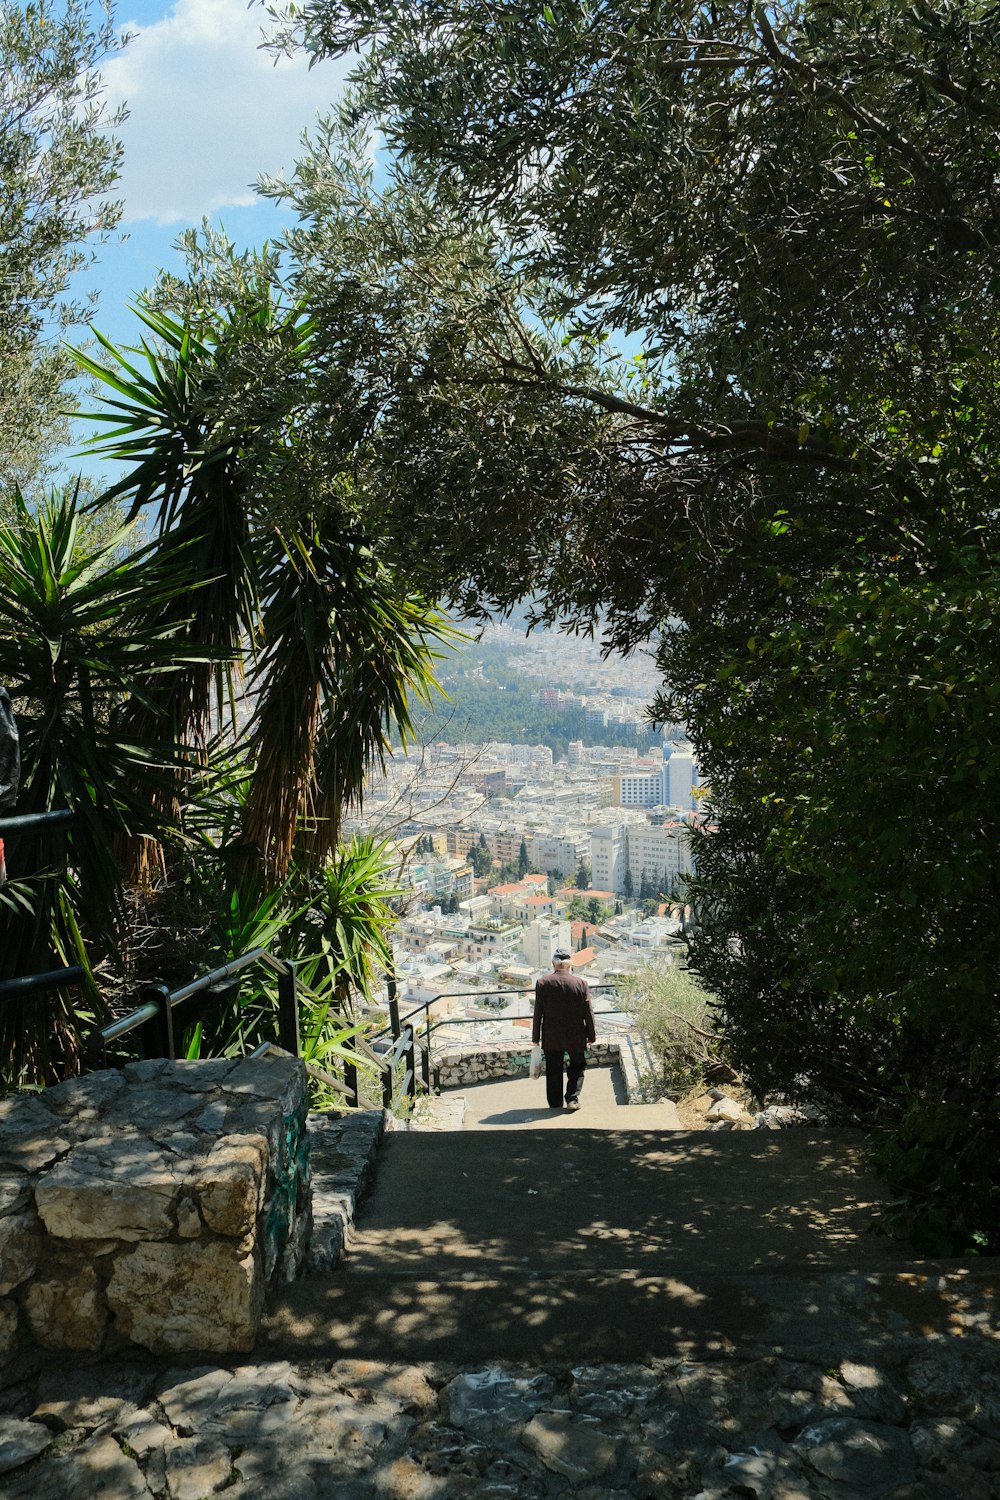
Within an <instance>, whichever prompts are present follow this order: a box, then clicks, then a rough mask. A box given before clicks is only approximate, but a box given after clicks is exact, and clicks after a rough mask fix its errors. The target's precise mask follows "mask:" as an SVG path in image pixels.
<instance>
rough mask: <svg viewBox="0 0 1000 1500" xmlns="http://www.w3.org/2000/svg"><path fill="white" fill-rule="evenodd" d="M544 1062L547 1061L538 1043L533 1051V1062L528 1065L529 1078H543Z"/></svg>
mask: <svg viewBox="0 0 1000 1500" xmlns="http://www.w3.org/2000/svg"><path fill="white" fill-rule="evenodd" d="M544 1061H545V1059H544V1056H543V1054H542V1049H541V1047H539V1045H538V1043H537V1042H536V1043H535V1045H534V1046H533V1047H532V1049H531V1062H530V1063H529V1064H528V1077H529V1078H541V1076H542V1067H543V1065H544Z"/></svg>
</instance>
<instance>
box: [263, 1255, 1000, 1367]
mask: <svg viewBox="0 0 1000 1500" xmlns="http://www.w3.org/2000/svg"><path fill="white" fill-rule="evenodd" d="M998 1318H1000V1271H998V1270H997V1269H996V1268H995V1267H990V1266H989V1265H986V1264H985V1263H984V1265H983V1266H981V1267H976V1268H970V1266H969V1264H968V1262H965V1263H958V1262H942V1263H937V1264H928V1263H913V1264H911V1265H910V1266H906V1265H905V1264H899V1265H897V1266H896V1267H894V1268H892V1269H887V1270H884V1271H878V1272H876V1271H863V1272H859V1271H836V1270H833V1269H831V1268H819V1269H815V1270H813V1269H808V1270H802V1271H799V1272H795V1271H786V1272H783V1273H778V1272H762V1271H758V1272H754V1273H751V1274H743V1275H739V1274H734V1275H697V1274H689V1275H677V1276H638V1275H634V1274H633V1275H623V1274H619V1273H614V1274H610V1275H603V1276H583V1275H578V1276H571V1277H560V1276H550V1277H533V1276H530V1275H525V1276H524V1277H523V1278H521V1279H520V1280H518V1279H515V1278H513V1277H504V1278H502V1279H494V1280H489V1279H477V1278H471V1277H470V1279H468V1280H466V1279H464V1278H463V1277H461V1276H459V1277H452V1278H434V1277H431V1276H427V1277H425V1278H419V1277H417V1276H399V1275H378V1274H376V1273H367V1274H357V1275H355V1274H351V1273H348V1274H346V1275H344V1274H341V1275H336V1276H331V1277H323V1278H319V1277H311V1278H308V1279H307V1280H305V1281H300V1282H297V1283H296V1284H295V1285H294V1286H291V1287H288V1288H286V1289H285V1290H284V1291H283V1292H282V1294H281V1296H280V1300H279V1301H278V1302H277V1303H276V1304H275V1305H274V1306H273V1307H272V1309H271V1311H270V1313H269V1315H268V1317H267V1319H266V1321H265V1325H264V1328H263V1330H262V1337H261V1340H260V1342H259V1343H258V1346H257V1356H258V1358H261V1359H264V1358H267V1359H273V1358H281V1357H287V1358H292V1357H294V1358H296V1359H299V1360H309V1359H329V1358H331V1357H332V1356H334V1355H336V1356H337V1357H338V1358H342V1359H343V1358H356V1359H365V1360H388V1361H401V1362H404V1363H414V1362H420V1361H425V1360H438V1361H444V1362H448V1363H454V1364H475V1363H476V1362H477V1361H480V1362H482V1361H486V1362H492V1361H498V1362H501V1363H504V1362H510V1363H513V1364H517V1363H521V1364H527V1365H537V1364H541V1363H544V1362H545V1361H552V1360H557V1361H568V1362H570V1363H571V1364H579V1363H585V1362H591V1361H594V1362H623V1363H628V1362H634V1361H645V1360H650V1359H660V1358H683V1359H714V1358H720V1357H727V1356H734V1355H735V1356H737V1357H738V1358H739V1359H741V1360H743V1359H751V1358H761V1357H764V1356H769V1355H781V1356H783V1357H786V1358H789V1359H804V1360H810V1361H812V1362H814V1363H816V1364H817V1365H818V1366H820V1367H821V1368H822V1367H824V1366H826V1365H828V1364H835V1363H836V1362H838V1361H839V1360H841V1359H847V1358H849V1359H854V1360H858V1361H859V1362H861V1363H873V1364H877V1363H879V1362H880V1360H882V1359H884V1357H885V1350H886V1349H888V1348H891V1349H892V1350H893V1355H894V1358H895V1357H898V1358H902V1357H903V1356H904V1355H905V1353H906V1351H907V1350H916V1351H919V1350H920V1349H922V1348H925V1347H926V1345H927V1340H928V1337H929V1336H935V1337H938V1338H941V1337H945V1336H947V1335H954V1336H958V1337H961V1336H962V1333H963V1324H970V1325H975V1327H972V1328H969V1329H968V1330H967V1331H968V1332H970V1333H971V1332H981V1333H983V1334H986V1335H988V1334H989V1332H990V1330H992V1329H995V1328H996V1327H997V1326H998Z"/></svg>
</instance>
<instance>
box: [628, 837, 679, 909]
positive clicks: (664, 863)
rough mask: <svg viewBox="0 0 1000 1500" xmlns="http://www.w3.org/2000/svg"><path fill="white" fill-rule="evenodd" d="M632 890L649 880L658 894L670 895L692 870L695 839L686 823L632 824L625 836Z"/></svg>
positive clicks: (635, 891)
mask: <svg viewBox="0 0 1000 1500" xmlns="http://www.w3.org/2000/svg"><path fill="white" fill-rule="evenodd" d="M625 839H626V848H627V851H628V868H629V871H630V872H631V876H632V891H633V893H634V894H635V895H638V894H639V889H640V886H641V885H642V882H643V880H644V879H645V880H646V881H647V882H648V883H649V884H650V885H651V886H653V887H654V888H655V890H656V891H657V893H660V892H662V893H663V894H664V895H667V894H669V893H670V892H671V891H672V890H673V889H674V888H675V887H676V886H677V884H678V882H679V879H680V877H681V876H683V875H688V874H690V873H691V863H692V858H691V841H690V835H689V832H688V828H687V825H686V824H685V823H663V824H661V825H660V826H659V827H656V826H655V825H654V824H652V823H630V824H629V826H628V829H627V831H626V835H625Z"/></svg>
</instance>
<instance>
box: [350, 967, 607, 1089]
mask: <svg viewBox="0 0 1000 1500" xmlns="http://www.w3.org/2000/svg"><path fill="white" fill-rule="evenodd" d="M588 988H589V989H590V990H591V991H596V990H611V991H613V992H614V991H616V990H617V989H618V986H617V985H616V984H613V983H611V982H610V981H607V982H601V983H598V984H591V985H589V986H588ZM532 994H534V986H533V985H527V986H525V987H524V988H523V989H492V990H487V991H485V992H484V991H483V990H441V991H439V992H438V994H436V995H432V996H431V998H430V999H429V1000H421V1001H420V1003H419V1004H418V1005H415V1006H414V1007H413V1009H412V1010H408V1011H407V1012H406V1014H405V1015H403V1016H401V1015H400V1013H399V1001H398V999H397V998H396V980H395V976H394V975H392V976H390V980H389V1024H388V1025H387V1026H382V1027H380V1029H379V1030H378V1031H376V1032H373V1033H372V1038H371V1040H372V1041H373V1042H374V1041H377V1040H378V1038H379V1037H383V1036H386V1035H391V1036H392V1038H393V1047H392V1049H391V1052H390V1053H388V1054H386V1056H391V1055H392V1053H395V1052H396V1050H397V1049H398V1047H399V1041H400V1037H401V1036H402V1035H403V1034H404V1032H409V1034H410V1037H411V1041H410V1046H409V1050H408V1054H407V1055H408V1058H409V1072H408V1074H407V1084H408V1088H407V1092H408V1094H409V1097H410V1100H411V1102H412V1100H413V1099H414V1097H415V1095H416V1028H415V1026H414V1024H413V1017H414V1016H419V1015H420V1014H421V1012H422V1013H423V1017H424V1019H423V1023H422V1026H421V1030H422V1031H423V1034H424V1040H423V1041H422V1042H421V1043H420V1074H421V1079H422V1082H423V1086H424V1088H425V1089H428V1090H429V1089H430V1087H431V1080H432V1077H436V1076H437V1075H436V1072H435V1070H434V1069H433V1068H432V1064H431V1040H432V1037H433V1035H434V1032H435V1031H437V1030H438V1028H439V1027H441V1026H481V1025H482V1024H483V1018H482V1017H481V1016H436V1017H433V1018H432V1017H431V1010H430V1008H431V1006H432V1005H434V1004H436V1003H437V1001H438V1000H462V999H467V998H470V997H471V998H481V997H483V996H484V995H532ZM503 1019H504V1020H505V1021H530V1020H533V1019H534V1017H533V1015H532V1013H531V1012H528V1013H526V1014H524V1015H513V1016H508V1015H505V1016H504V1017H503ZM373 1056H376V1057H377V1056H378V1054H373ZM344 1072H345V1076H348V1069H347V1068H345V1070H344ZM355 1078H356V1075H355ZM348 1081H350V1079H349V1078H348ZM389 1107H390V1101H388V1100H387V1101H386V1108H387V1109H388V1108H389Z"/></svg>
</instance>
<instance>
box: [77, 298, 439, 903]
mask: <svg viewBox="0 0 1000 1500" xmlns="http://www.w3.org/2000/svg"><path fill="white" fill-rule="evenodd" d="M261 274H262V275H263V272H262V273H261ZM139 317H140V319H141V321H142V323H143V324H144V325H145V326H146V328H147V329H148V330H149V331H150V332H151V333H152V335H153V336H154V338H153V341H152V342H150V341H147V340H144V341H143V342H142V344H141V347H140V349H139V350H136V351H127V352H122V351H119V350H117V349H115V348H114V347H113V346H112V345H111V344H109V343H108V342H107V341H106V340H104V339H102V340H101V343H102V346H103V348H104V350H105V353H106V356H107V357H108V360H109V362H108V363H101V362H99V361H97V360H94V359H91V358H90V357H89V356H87V355H84V354H78V356H77V358H78V361H79V363H80V364H81V366H82V367H83V368H84V369H85V370H86V371H87V373H88V374H90V375H91V376H92V377H93V378H94V379H95V380H97V381H98V382H100V384H101V385H102V386H103V388H104V390H105V392H106V396H105V402H104V407H103V408H102V409H101V410H99V411H97V412H95V413H92V414H90V415H91V417H92V419H93V420H94V421H96V422H99V423H102V424H105V426H107V427H110V429H111V431H110V432H109V433H108V435H107V436H106V437H104V438H99V439H95V440H94V442H93V443H92V444H91V447H92V448H93V450H94V451H95V452H96V453H98V454H99V455H101V456H104V457H109V458H112V459H115V460H116V461H118V462H125V463H127V464H129V465H130V468H129V469H128V471H127V472H126V474H125V476H124V477H123V478H122V479H121V480H120V481H119V482H118V483H117V484H116V485H115V486H114V487H113V489H112V490H111V491H109V495H111V496H118V495H123V496H128V497H130V499H131V503H132V507H133V511H137V510H139V509H140V508H142V507H144V506H147V505H151V504H154V503H155V504H156V505H157V506H158V526H159V536H160V548H161V551H162V552H163V554H164V555H167V554H170V553H172V554H173V555H174V557H175V561H176V566H177V568H178V570H181V569H186V570H187V571H188V573H189V575H190V576H191V577H192V578H193V579H194V580H196V581H197V584H198V588H197V591H196V592H195V594H194V596H193V605H192V603H190V602H188V601H186V600H182V601H178V603H177V604H176V605H175V606H173V607H172V608H171V609H170V610H169V611H168V612H167V616H166V619H165V621H164V623H165V624H167V625H169V626H170V627H171V628H172V629H174V630H181V631H182V632H183V637H184V638H185V639H186V640H187V641H189V642H192V643H196V644H199V645H204V646H206V647H207V648H208V649H209V651H210V652H211V653H212V655H214V656H215V657H216V659H218V657H219V656H220V655H221V656H222V657H223V658H225V659H229V660H237V659H238V660H239V661H240V663H241V665H242V667H243V670H244V672H245V675H246V678H247V679H248V681H247V689H248V693H249V695H250V697H251V698H252V701H253V703H254V711H253V714H252V716H251V718H250V721H249V723H248V724H247V725H246V726H245V727H244V728H243V737H244V738H245V740H246V748H247V751H248V753H249V760H250V765H251V769H250V772H249V778H248V783H247V790H246V796H245V800H244V804H243V813H242V828H241V850H242V853H241V856H240V857H241V859H242V861H243V865H244V873H245V874H246V875H248V876H252V874H253V873H254V871H255V870H257V869H258V868H259V870H260V871H261V872H263V874H264V876H265V878H266V879H268V880H277V881H280V880H281V879H282V878H283V877H284V875H285V874H286V872H287V870H288V869H289V867H290V864H291V860H292V856H293V852H294V851H297V853H298V856H299V858H300V859H301V858H304V857H306V855H307V853H308V855H309V857H311V858H312V859H313V860H314V861H315V862H316V863H319V862H321V861H322V860H323V859H324V858H325V856H326V855H327V854H328V853H329V852H330V851H331V850H332V849H333V848H335V847H336V844H337V841H338V838H339V829H340V817H341V812H342V809H343V808H344V806H345V805H347V804H348V803H350V802H352V801H356V800H358V799H359V798H360V796H361V792H362V788H363V785H364V780H365V776H366V774H367V772H368V771H369V770H370V769H371V768H372V766H373V765H375V764H378V763H380V762H381V761H382V759H383V757H384V755H385V753H386V751H387V749H388V745H389V740H390V737H391V736H392V735H393V734H395V735H396V736H397V737H398V736H402V737H403V740H404V742H405V740H406V738H407V737H408V735H409V733H410V731H411V717H410V713H411V708H410V705H411V702H412V701H413V700H422V701H424V702H426V701H428V700H429V699H430V697H431V694H432V691H433V689H434V686H435V683H434V677H433V660H434V647H435V646H436V645H437V643H438V642H442V643H446V642H449V641H452V640H454V638H455V635H456V632H455V631H454V629H453V628H452V627H451V626H450V625H449V624H448V623H447V621H446V620H445V618H444V616H443V615H441V614H440V613H439V612H438V611H437V610H436V609H435V608H434V607H433V605H432V604H431V603H430V601H428V600H427V599H425V598H423V597H422V596H420V595H417V594H413V593H411V592H409V591H408V589H407V587H406V584H405V579H404V578H403V577H402V575H401V574H400V573H399V572H398V570H394V569H393V568H392V567H390V566H389V565H388V564H387V563H386V561H385V560H384V558H383V557H382V555H381V549H380V548H379V547H378V546H377V545H376V543H375V541H374V539H373V538H372V536H371V535H370V534H369V533H368V532H367V531H366V529H365V528H364V527H363V526H362V525H361V523H360V521H359V518H358V515H357V507H356V503H355V500H354V497H353V495H352V490H351V482H350V480H349V478H348V476H347V475H346V474H345V473H344V472H343V471H341V472H340V473H339V474H338V475H336V476H331V474H330V472H329V466H328V465H327V469H326V470H325V471H324V472H317V470H316V469H315V467H314V466H313V465H312V464H311V463H310V451H311V449H310V443H309V439H308V436H307V435H306V434H304V433H303V432H302V430H301V422H300V418H299V413H300V410H301V407H302V406H303V405H304V404H305V405H308V403H309V402H310V400H311V398H312V397H311V393H312V391H313V390H314V388H315V386H316V384H317V382H318V381H319V380H320V379H321V367H320V365H319V362H318V360H317V353H316V349H315V345H314V341H313V336H312V330H311V327H310V325H309V323H308V321H307V320H306V319H304V317H303V315H302V313H301V309H300V308H299V307H298V306H295V307H293V308H292V309H291V310H290V311H286V310H284V309H283V308H282V307H281V305H280V301H279V299H278V297H277V295H276V293H275V292H274V289H273V288H272V287H271V286H269V285H268V284H267V283H266V281H264V282H262V283H260V284H255V286H254V287H253V289H252V295H251V293H250V292H249V291H248V293H247V295H246V297H245V299H244V300H243V301H241V302H238V303H234V304H232V305H229V306H227V307H223V308H221V309H219V310H212V309H205V310H203V311H202V313H201V314H200V316H199V317H198V319H197V320H196V322H194V323H193V324H192V323H191V322H189V321H180V320H178V319H176V318H173V317H171V316H169V315H168V314H167V313H165V312H160V311H155V310H153V309H152V308H150V307H148V306H145V307H140V309H139ZM133 354H138V355H139V359H138V360H137V361H135V360H133V359H132V358H130V357H129V356H130V355H133ZM337 456H338V457H340V458H342V460H343V461H344V462H346V461H347V457H348V455H347V454H346V453H344V454H341V455H337ZM328 458H329V455H328ZM334 480H336V482H334ZM291 493H295V494H297V495H298V496H299V506H298V507H297V515H296V518H295V520H294V522H292V521H287V522H285V523H280V524H279V522H278V519H277V515H278V511H279V509H280V506H279V503H278V500H277V499H276V497H280V505H281V506H284V505H286V504H287V503H288V501H289V496H290V494H291ZM181 610H185V611H186V617H185V618H184V619H183V621H181V620H179V619H178V614H179V612H180V611H181ZM158 688H159V700H160V701H159V703H158V704H157V705H156V711H157V712H160V713H164V712H169V713H170V715H171V720H172V729H173V733H174V735H175V737H176V738H177V739H178V740H179V741H180V742H181V743H182V744H190V743H191V742H192V741H193V742H195V743H197V742H198V741H200V740H203V739H204V737H205V735H206V733H207V731H208V727H209V723H210V720H211V719H212V718H213V717H214V718H215V719H216V720H217V721H222V722H224V723H230V724H231V723H232V721H233V718H234V714H235V690H234V678H233V674H232V673H231V672H230V673H225V672H222V671H220V670H218V669H217V668H216V669H215V670H214V671H213V670H212V669H211V668H209V667H208V666H202V667H199V668H195V669H193V670H192V669H190V668H181V667H180V666H179V667H178V670H177V671H176V672H175V673H174V674H172V675H170V676H169V677H163V678H161V679H160V681H159V683H158ZM139 718H140V722H141V713H140V715H139Z"/></svg>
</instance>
